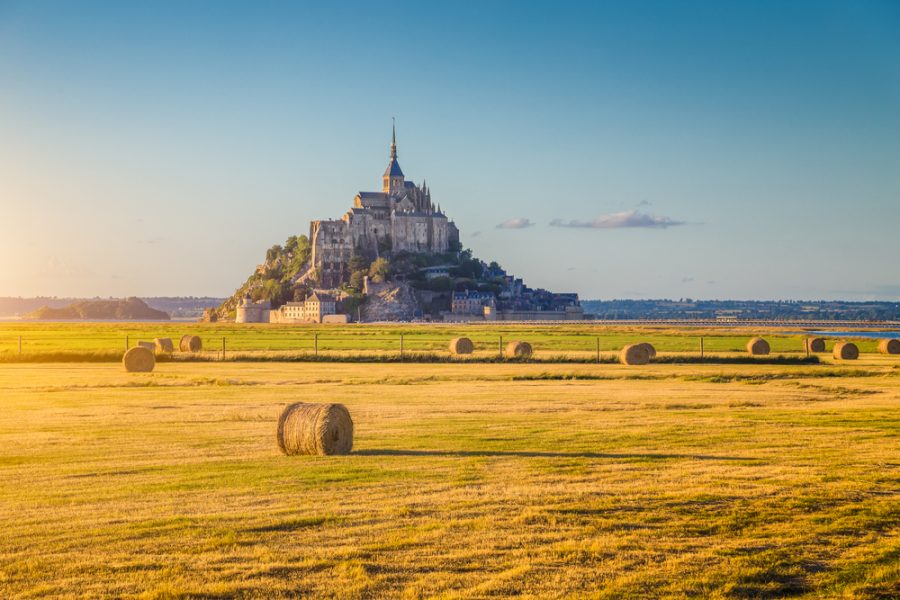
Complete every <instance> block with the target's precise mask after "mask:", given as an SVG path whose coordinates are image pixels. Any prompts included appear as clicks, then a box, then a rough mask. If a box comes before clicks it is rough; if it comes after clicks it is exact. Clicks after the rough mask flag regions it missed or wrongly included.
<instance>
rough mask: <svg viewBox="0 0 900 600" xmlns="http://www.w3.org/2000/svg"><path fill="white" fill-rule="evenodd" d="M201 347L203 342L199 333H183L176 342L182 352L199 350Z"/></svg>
mask: <svg viewBox="0 0 900 600" xmlns="http://www.w3.org/2000/svg"><path fill="white" fill-rule="evenodd" d="M201 348H203V342H202V341H201V340H200V336H199V335H183V336H181V341H180V342H178V349H179V350H181V351H182V352H200V349H201Z"/></svg>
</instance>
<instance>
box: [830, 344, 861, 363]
mask: <svg viewBox="0 0 900 600" xmlns="http://www.w3.org/2000/svg"><path fill="white" fill-rule="evenodd" d="M834 357H835V358H837V359H839V360H856V359H857V358H859V348H857V347H856V344H854V343H853V342H838V343H837V344H835V345H834Z"/></svg>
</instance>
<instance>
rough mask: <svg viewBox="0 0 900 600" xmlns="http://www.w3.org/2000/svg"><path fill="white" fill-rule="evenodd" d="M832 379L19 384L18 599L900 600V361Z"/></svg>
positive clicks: (95, 367) (623, 372)
mask: <svg viewBox="0 0 900 600" xmlns="http://www.w3.org/2000/svg"><path fill="white" fill-rule="evenodd" d="M825 362H826V364H821V365H803V366H783V365H693V364H691V365H678V364H651V365H648V366H644V367H625V366H621V365H613V364H598V365H567V364H560V365H548V364H389V365H383V364H350V363H332V364H323V363H298V364H283V363H282V364H279V363H228V362H226V363H160V364H158V365H157V368H156V370H155V371H154V372H153V373H149V374H141V373H136V374H126V373H125V372H124V371H123V370H122V369H121V366H120V365H112V364H4V365H0V398H2V403H3V408H2V410H0V527H2V534H0V597H3V598H10V597H23V598H30V597H101V596H115V597H144V598H160V599H161V598H188V597H201V598H230V597H248V598H250V597H253V598H256V597H298V596H307V597H308V596H316V597H337V598H347V597H384V598H396V597H408V598H417V597H431V596H438V597H445V598H451V597H461V598H483V597H489V596H493V597H503V596H509V595H521V596H523V597H591V598H647V597H666V596H669V597H681V596H688V595H690V596H695V597H713V598H715V597H722V598H725V597H727V598H759V597H763V598H765V597H768V598H776V597H809V598H819V597H848V598H850V597H852V598H889V597H898V596H900V583H898V581H900V435H898V434H900V411H898V401H900V369H898V368H897V365H898V364H900V363H898V359H897V358H896V357H884V356H864V357H863V359H862V360H860V361H857V362H856V363H853V364H842V365H835V364H828V363H830V362H831V361H830V360H829V359H826V361H825ZM315 400H323V401H338V402H342V403H344V404H346V406H347V407H348V408H349V409H350V411H351V413H352V415H353V417H354V419H355V427H356V436H355V440H354V453H353V454H351V455H349V456H335V457H307V456H295V457H285V456H282V455H280V454H279V453H278V451H277V448H276V445H275V437H274V433H275V422H276V419H277V416H278V413H279V411H280V409H281V408H282V407H283V406H284V404H285V403H288V402H295V401H315Z"/></svg>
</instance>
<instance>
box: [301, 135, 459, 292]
mask: <svg viewBox="0 0 900 600" xmlns="http://www.w3.org/2000/svg"><path fill="white" fill-rule="evenodd" d="M309 239H310V240H311V242H312V266H313V268H316V269H319V272H320V285H322V286H323V287H337V286H339V285H340V283H341V281H342V280H343V278H344V277H345V275H346V269H347V266H348V265H349V262H350V258H351V257H352V255H353V253H354V252H357V253H367V254H373V255H375V256H377V255H379V254H380V253H382V252H383V251H384V250H390V251H391V252H393V253H398V252H424V253H431V254H440V253H444V252H447V251H449V250H451V249H452V250H456V249H458V248H459V229H457V228H456V225H455V224H454V223H453V221H450V220H449V219H447V216H446V215H444V213H443V212H441V209H440V207H439V206H435V204H434V202H432V200H431V191H430V190H429V189H428V186H427V185H425V182H424V181H423V182H422V185H421V186H417V185H416V184H415V183H413V182H412V181H409V180H407V179H406V177H405V176H404V175H403V170H402V169H401V168H400V163H399V162H398V161H397V131H396V128H394V130H393V132H392V138H391V158H390V161H389V162H388V166H387V168H386V169H385V170H384V176H383V177H382V186H381V191H380V192H359V193H358V194H356V197H355V198H354V199H353V207H352V208H351V209H350V210H349V211H347V213H346V214H345V215H344V216H343V217H342V218H340V219H329V220H327V221H313V222H312V223H310V226H309Z"/></svg>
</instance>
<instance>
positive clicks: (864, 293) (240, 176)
mask: <svg viewBox="0 0 900 600" xmlns="http://www.w3.org/2000/svg"><path fill="white" fill-rule="evenodd" d="M394 23H395V25H394V26H395V27H396V31H395V32H392V31H391V29H390V28H391V26H392V24H394ZM898 30H900V5H897V4H896V3H891V2H865V3H852V4H851V3H842V2H796V3H789V4H785V3H779V2H755V3H747V4H743V5H739V4H727V5H726V4H718V3H679V4H671V3H664V2H641V3H619V4H615V3H608V4H604V5H602V6H593V5H583V4H580V3H562V4H558V3H554V4H552V5H550V4H545V3H536V2H515V3H512V2H498V3H491V4H489V5H481V4H464V3H453V4H446V5H436V6H422V5H419V4H416V3H387V4H384V3H382V4H378V5H369V4H366V3H358V4H357V3H345V4H341V5H340V6H326V5H300V4H281V3H259V4H253V5H252V6H251V5H240V4H232V3H203V2H197V3H191V4H187V5H186V4H180V3H174V2H158V3H153V4H131V3H129V4H116V3H94V2H82V3H65V2H41V3H34V2H18V1H9V0H0V77H2V78H3V81H4V86H3V90H2V92H0V132H2V134H3V139H4V140H5V143H4V144H2V145H0V208H2V217H3V218H2V221H0V296H21V297H32V296H39V295H43V296H57V297H61V296H72V297H95V296H100V297H108V296H114V297H124V296H139V297H144V296H212V297H223V296H228V295H230V294H231V293H233V291H234V290H235V289H236V288H237V287H238V286H240V284H241V283H242V282H243V281H244V280H245V279H246V278H247V276H248V275H250V273H251V272H252V271H253V269H254V267H255V266H256V265H257V264H258V263H260V262H261V261H262V259H263V258H264V256H265V251H266V249H267V248H269V247H270V246H272V245H273V244H280V243H282V242H284V240H285V239H286V238H287V237H288V236H290V235H296V234H305V233H308V228H309V221H310V220H313V219H328V218H340V216H341V215H342V214H343V213H344V212H345V211H346V210H347V209H348V208H349V207H350V206H351V203H352V200H353V197H354V195H355V194H356V192H358V191H360V190H378V189H380V177H381V174H382V172H383V170H384V167H385V165H386V163H387V159H388V146H389V143H390V126H391V118H392V117H396V118H397V135H398V140H397V141H398V150H399V161H400V164H401V165H402V167H403V170H404V172H405V173H406V176H407V178H409V179H412V180H414V181H416V182H417V183H420V182H421V181H422V180H423V179H425V180H427V183H428V185H429V187H430V188H431V190H432V193H433V199H434V201H435V202H436V203H439V204H440V205H441V206H442V208H443V209H444V211H445V212H446V213H447V214H448V216H449V217H450V218H451V219H453V220H454V221H455V222H456V223H457V225H458V226H459V228H460V230H461V233H462V242H463V245H464V246H465V247H468V248H471V249H472V250H473V252H474V254H475V255H476V256H478V257H479V258H482V259H483V260H486V261H491V260H495V261H497V262H499V263H500V264H501V265H502V266H503V267H505V268H506V269H507V270H508V271H509V272H510V273H512V274H514V275H516V276H517V277H522V278H523V279H524V280H525V282H526V283H527V284H528V285H530V286H532V287H542V288H547V289H550V290H553V291H558V292H569V291H574V292H578V293H579V294H580V295H581V297H582V298H583V299H601V300H605V299H617V298H619V299H621V298H635V299H649V298H686V297H690V298H696V299H750V300H753V299H760V300H780V299H796V300H813V299H820V300H832V299H843V300H851V301H858V300H898V299H900V274H898V272H897V268H896V264H898V262H900V247H898V244H897V241H896V225H897V223H900V202H898V200H900V169H898V168H897V165H900V111H898V110H897V106H900V36H898V35H897V31H898Z"/></svg>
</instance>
